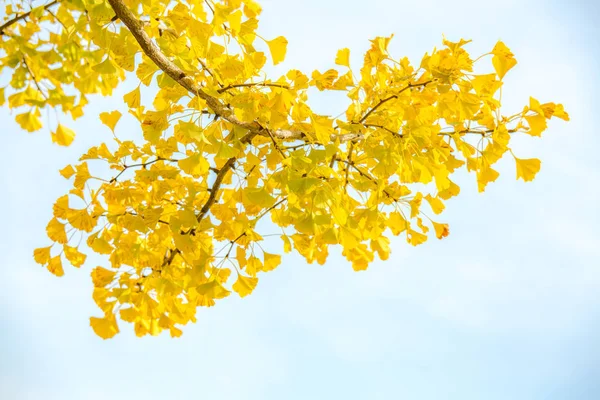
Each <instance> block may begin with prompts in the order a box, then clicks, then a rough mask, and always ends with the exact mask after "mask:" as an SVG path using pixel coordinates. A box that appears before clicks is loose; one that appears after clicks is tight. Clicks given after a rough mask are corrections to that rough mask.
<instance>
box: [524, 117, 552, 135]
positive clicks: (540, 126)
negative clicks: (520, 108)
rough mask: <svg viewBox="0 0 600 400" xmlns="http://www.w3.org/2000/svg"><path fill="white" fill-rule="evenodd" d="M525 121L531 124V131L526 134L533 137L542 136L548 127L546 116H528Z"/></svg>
mask: <svg viewBox="0 0 600 400" xmlns="http://www.w3.org/2000/svg"><path fill="white" fill-rule="evenodd" d="M525 119H526V120H527V123H528V124H529V130H528V131H527V132H526V133H527V134H529V135H531V136H542V132H544V131H545V130H546V128H547V127H548V125H547V123H546V118H545V117H544V115H528V116H526V117H525Z"/></svg>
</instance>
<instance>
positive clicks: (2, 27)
mask: <svg viewBox="0 0 600 400" xmlns="http://www.w3.org/2000/svg"><path fill="white" fill-rule="evenodd" d="M57 4H58V0H54V1H53V2H51V3H48V4H46V5H45V6H44V10H47V9H48V8H50V7H52V6H55V5H57ZM36 8H37V7H36ZM31 11H33V10H30V11H28V12H26V13H24V14H21V15H17V16H16V17H14V18H13V19H9V20H8V21H6V22H5V23H3V24H2V25H0V35H5V33H4V30H5V29H6V28H8V27H10V26H11V25H13V24H15V23H17V22H19V21H21V20H23V19H25V18H27V17H29V15H30V14H31Z"/></svg>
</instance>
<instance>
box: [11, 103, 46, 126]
mask: <svg viewBox="0 0 600 400" xmlns="http://www.w3.org/2000/svg"><path fill="white" fill-rule="evenodd" d="M15 121H17V122H18V124H19V125H20V126H21V128H23V129H25V130H26V131H27V132H35V131H38V130H40V129H41V128H42V121H40V110H39V109H37V108H35V109H33V110H31V111H29V112H26V113H23V114H19V115H17V116H16V117H15Z"/></svg>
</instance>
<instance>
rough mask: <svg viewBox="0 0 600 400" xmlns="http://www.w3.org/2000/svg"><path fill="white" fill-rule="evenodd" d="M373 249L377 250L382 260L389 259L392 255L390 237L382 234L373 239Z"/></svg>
mask: <svg viewBox="0 0 600 400" xmlns="http://www.w3.org/2000/svg"><path fill="white" fill-rule="evenodd" d="M371 249H372V250H373V251H376V252H377V254H378V255H379V258H380V259H381V260H384V261H385V260H387V259H388V258H389V257H390V253H391V251H392V250H391V249H390V239H388V238H387V237H385V236H380V237H378V238H377V239H371Z"/></svg>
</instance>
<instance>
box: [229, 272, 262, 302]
mask: <svg viewBox="0 0 600 400" xmlns="http://www.w3.org/2000/svg"><path fill="white" fill-rule="evenodd" d="M257 284H258V278H251V277H249V276H243V275H240V274H238V278H237V280H236V281H235V283H234V284H233V286H232V288H233V290H235V291H236V292H237V294H239V295H240V297H246V296H248V295H249V294H250V293H252V291H253V290H254V288H255V287H256V285H257Z"/></svg>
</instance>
